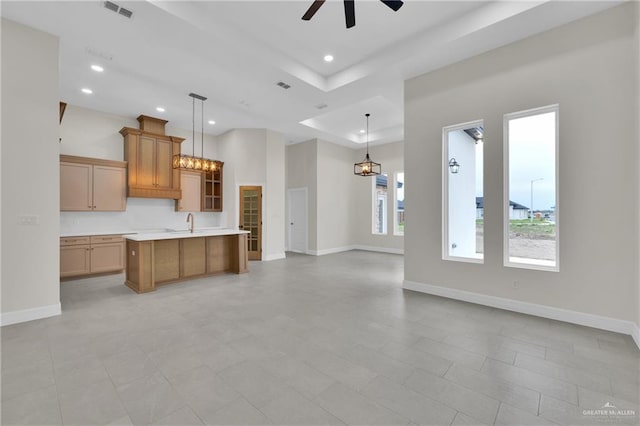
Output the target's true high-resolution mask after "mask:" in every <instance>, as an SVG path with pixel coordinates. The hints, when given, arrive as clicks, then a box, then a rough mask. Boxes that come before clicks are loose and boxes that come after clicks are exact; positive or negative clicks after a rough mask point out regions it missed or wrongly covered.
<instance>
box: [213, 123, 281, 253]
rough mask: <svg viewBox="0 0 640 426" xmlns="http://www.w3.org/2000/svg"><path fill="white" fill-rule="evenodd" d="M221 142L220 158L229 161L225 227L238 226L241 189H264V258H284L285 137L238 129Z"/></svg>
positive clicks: (225, 198)
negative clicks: (245, 186) (257, 187)
mask: <svg viewBox="0 0 640 426" xmlns="http://www.w3.org/2000/svg"><path fill="white" fill-rule="evenodd" d="M217 141H218V148H217V149H218V153H219V157H220V159H221V160H222V161H224V162H225V164H224V182H223V185H224V200H223V204H224V206H223V210H224V212H223V216H222V224H223V226H228V227H231V228H236V227H237V226H238V222H239V216H238V207H239V202H240V195H239V187H240V186H244V185H258V186H262V191H263V193H262V194H263V199H262V214H263V225H262V232H263V234H262V235H263V240H262V250H263V253H262V255H263V259H264V260H271V259H275V258H279V257H283V256H284V212H285V210H284V187H285V183H284V173H285V172H284V168H285V164H284V161H285V159H284V137H283V136H282V135H281V134H279V133H277V132H273V131H270V130H265V129H235V130H230V131H228V132H226V133H224V134H222V135H220V136H218V138H217ZM267 147H268V148H267Z"/></svg>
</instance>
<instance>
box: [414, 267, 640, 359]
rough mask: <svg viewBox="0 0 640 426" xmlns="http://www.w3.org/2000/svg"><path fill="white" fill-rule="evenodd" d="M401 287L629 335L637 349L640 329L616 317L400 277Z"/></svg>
mask: <svg viewBox="0 0 640 426" xmlns="http://www.w3.org/2000/svg"><path fill="white" fill-rule="evenodd" d="M402 287H403V288H404V289H407V290H413V291H417V292H420V293H428V294H433V295H435V296H442V297H447V298H449V299H455V300H462V301H465V302H470V303H476V304H478V305H484V306H491V307H493V308H499V309H504V310H507V311H513V312H518V313H521V314H527V315H534V316H537V317H542V318H549V319H553V320H558V321H564V322H568V323H571V324H578V325H584V326H587V327H593V328H598V329H601V330H607V331H613V332H616V333H622V334H629V335H631V336H632V337H633V340H634V341H635V342H636V345H638V348H640V329H638V325H636V323H634V322H632V321H625V320H619V319H616V318H610V317H604V316H600V315H594V314H587V313H584V312H577V311H570V310H568V309H562V308H554V307H552V306H546V305H538V304H536V303H529V302H521V301H519V300H513V299H507V298H503V297H496V296H489V295H485V294H479V293H473V292H470V291H465V290H458V289H455V288H448V287H441V286H435V285H431V284H425V283H420V282H416V281H409V280H404V282H403V285H402Z"/></svg>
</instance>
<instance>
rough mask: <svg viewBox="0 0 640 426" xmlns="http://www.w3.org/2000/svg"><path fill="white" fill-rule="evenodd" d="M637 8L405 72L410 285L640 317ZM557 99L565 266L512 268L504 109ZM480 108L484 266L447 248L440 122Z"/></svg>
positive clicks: (625, 319) (624, 320)
mask: <svg viewBox="0 0 640 426" xmlns="http://www.w3.org/2000/svg"><path fill="white" fill-rule="evenodd" d="M635 7H638V5H637V4H634V3H627V4H624V5H622V6H618V7H616V8H613V9H610V10H608V11H605V12H603V13H601V14H598V15H595V16H592V17H588V18H585V19H583V20H580V21H577V22H575V23H571V24H568V25H565V26H562V27H559V28H557V29H554V30H551V31H548V32H545V33H542V34H539V35H536V36H533V37H530V38H528V39H525V40H522V41H520V42H517V43H514V44H511V45H508V46H505V47H502V48H500V49H496V50H493V51H490V52H488V53H485V54H483V55H480V56H477V57H474V58H471V59H469V60H466V61H463V62H460V63H457V64H454V65H451V66H449V67H446V68H443V69H441V70H438V71H435V72H432V73H429V74H426V75H423V76H419V77H416V78H414V79H411V80H408V81H407V82H406V84H405V137H406V140H405V143H406V145H405V149H406V155H405V158H406V169H407V175H408V176H409V181H410V184H409V187H408V191H407V198H408V199H409V200H410V209H411V210H410V213H409V215H407V229H411V232H409V233H407V234H406V235H405V278H406V280H408V281H407V285H413V284H411V282H413V283H418V284H431V285H435V286H438V287H437V288H439V289H445V290H447V291H448V294H451V293H452V292H451V290H455V291H458V290H463V291H466V292H469V293H465V294H476V295H478V294H479V295H481V296H497V297H500V298H506V299H510V300H515V301H518V302H526V303H532V304H537V305H542V306H543V307H544V308H536V309H538V310H539V311H541V310H545V312H550V311H549V310H548V309H547V308H549V307H550V308H559V309H562V310H568V311H573V313H572V314H570V315H569V316H573V317H576V318H577V317H579V318H580V321H583V322H584V321H588V320H589V318H591V319H593V317H592V316H590V315H597V316H599V317H598V318H600V319H596V320H595V322H599V323H598V324H597V325H598V326H602V324H603V323H607V321H606V320H602V317H605V318H610V319H614V321H613V322H609V323H608V324H609V325H611V324H614V325H615V326H616V327H618V326H621V325H623V324H632V323H631V322H630V321H638V318H639V313H638V298H637V297H636V298H634V297H633V295H637V294H638V282H639V277H638V267H637V264H638V258H639V250H638V239H637V238H630V237H629V235H638V217H639V212H638V203H637V200H633V201H631V200H632V199H633V198H635V197H637V194H638V193H639V188H638V186H639V182H638V175H637V167H638V134H637V133H636V132H637V129H638V126H637V120H638V114H639V111H638V101H637V94H638V89H637V86H638V68H637V63H638V62H637V61H638V39H637V36H636V35H635V34H634V31H636V30H635V27H634V25H637V19H636V18H637V16H638V15H637V12H636V11H635V10H634V8H635ZM555 103H558V104H559V105H560V114H559V119H560V139H559V149H560V152H559V197H560V209H561V210H560V218H559V220H560V234H559V235H560V244H559V250H560V272H557V273H555V272H543V271H533V270H525V269H518V268H505V267H503V266H502V249H503V248H502V240H503V238H502V232H503V230H502V223H503V222H502V220H503V218H502V215H503V213H502V212H503V208H502V202H503V199H502V198H503V189H502V188H503V186H502V185H503V163H502V161H503V160H502V159H503V140H502V133H503V121H502V119H503V115H504V114H506V113H509V112H514V111H522V110H525V109H529V108H533V107H539V106H545V105H551V104H555ZM479 118H483V119H484V120H485V121H484V124H485V135H486V138H485V143H484V150H485V151H484V152H485V155H484V161H485V164H484V171H485V239H484V240H485V247H484V248H485V264H484V265H478V264H463V263H459V262H447V261H443V260H441V258H440V228H441V214H440V212H441V202H440V200H441V197H440V191H441V176H440V170H441V167H442V165H441V161H442V160H441V159H442V153H441V143H440V139H441V131H442V128H443V127H444V126H447V125H450V124H452V123H459V122H464V121H469V120H473V119H479ZM631 176H633V177H632V178H630V177H631ZM585 206H599V207H601V208H599V209H598V211H599V214H598V217H597V218H594V217H593V216H591V215H585V214H584V210H585ZM621 206H624V207H622V208H621ZM514 281H517V282H518V286H513V283H514ZM414 287H415V288H418V287H420V289H422V290H423V291H431V292H433V291H435V290H434V289H433V288H428V287H426V286H422V287H421V286H419V285H417V286H414ZM438 291H441V290H438ZM457 294H461V293H457ZM474 297H475V296H474ZM481 299H482V298H481ZM482 300H489V299H487V298H486V297H485V298H484V299H482ZM518 306H519V307H522V306H524V305H522V304H520V305H518ZM527 306H531V305H527ZM553 312H555V313H559V312H566V311H560V310H558V309H556V310H553ZM575 313H577V314H575ZM581 314H589V315H581ZM615 320H617V321H615ZM594 325H595V324H594Z"/></svg>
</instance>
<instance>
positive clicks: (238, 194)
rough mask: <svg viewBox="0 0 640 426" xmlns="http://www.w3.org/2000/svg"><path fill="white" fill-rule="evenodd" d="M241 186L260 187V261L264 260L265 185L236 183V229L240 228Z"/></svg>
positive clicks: (261, 183)
mask: <svg viewBox="0 0 640 426" xmlns="http://www.w3.org/2000/svg"><path fill="white" fill-rule="evenodd" d="M241 186H259V187H260V193H261V194H262V202H261V203H260V212H261V213H260V216H261V217H260V219H261V221H262V225H260V261H263V260H264V256H263V253H264V240H265V235H266V232H265V229H266V227H267V225H266V224H265V223H264V222H265V221H264V217H265V211H266V210H265V206H266V204H265V198H266V197H265V194H266V188H267V185H266V184H265V183H264V182H240V183H236V191H235V192H236V193H235V199H236V200H235V208H236V212H235V218H234V221H235V227H236V228H238V227H239V226H240V187H241Z"/></svg>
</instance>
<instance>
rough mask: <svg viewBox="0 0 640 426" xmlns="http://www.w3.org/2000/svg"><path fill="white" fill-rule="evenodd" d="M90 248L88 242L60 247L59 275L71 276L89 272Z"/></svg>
mask: <svg viewBox="0 0 640 426" xmlns="http://www.w3.org/2000/svg"><path fill="white" fill-rule="evenodd" d="M90 265H91V248H90V246H89V245H88V244H86V245H84V244H83V245H77V246H69V247H60V276H61V277H73V276H76V275H87V274H90V273H91V266H90Z"/></svg>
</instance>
